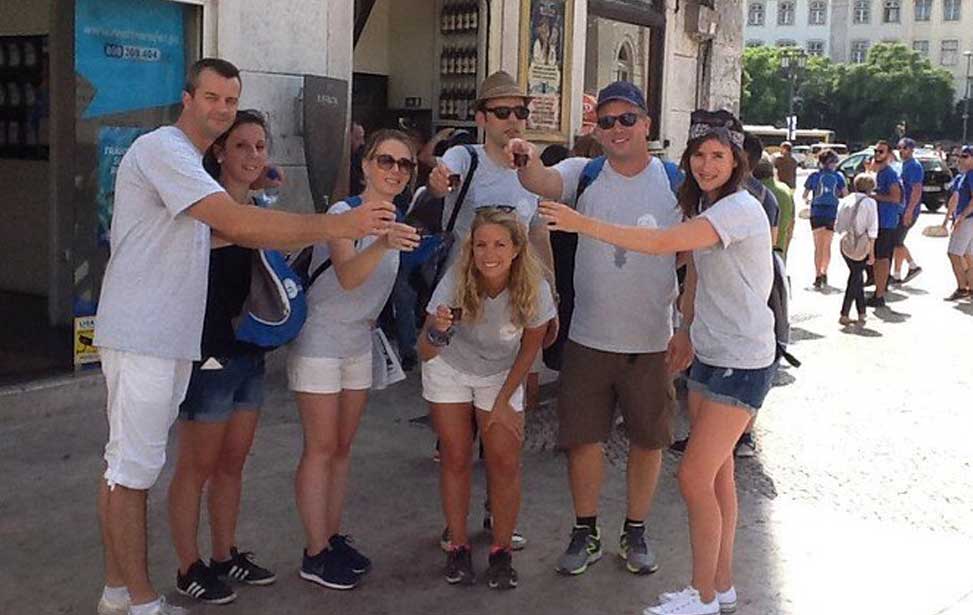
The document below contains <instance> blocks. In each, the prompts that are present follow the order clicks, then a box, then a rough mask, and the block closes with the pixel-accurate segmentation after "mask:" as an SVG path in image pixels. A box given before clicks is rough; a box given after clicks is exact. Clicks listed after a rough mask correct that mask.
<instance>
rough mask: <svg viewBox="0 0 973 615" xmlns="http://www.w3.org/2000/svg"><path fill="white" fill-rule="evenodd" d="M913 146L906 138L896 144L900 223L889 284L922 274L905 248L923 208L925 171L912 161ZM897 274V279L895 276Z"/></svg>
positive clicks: (913, 158)
mask: <svg viewBox="0 0 973 615" xmlns="http://www.w3.org/2000/svg"><path fill="white" fill-rule="evenodd" d="M915 149H916V142H915V141H913V140H912V139H909V138H904V139H901V140H900V141H899V157H900V158H902V177H901V179H902V203H903V205H904V210H903V211H902V220H901V221H900V222H899V228H897V229H896V230H895V250H894V252H893V254H892V276H891V277H892V283H893V284H904V283H905V282H908V281H909V280H911V279H912V278H914V277H916V276H917V275H919V274H920V273H922V267H920V266H919V265H917V264H916V262H915V261H914V260H913V259H912V253H911V252H909V248H907V247H906V246H905V237H906V235H908V234H909V229H911V228H912V227H913V226H914V225H915V223H916V220H918V219H919V208H920V207H921V206H922V180H923V178H924V177H925V171H923V170H922V165H921V164H919V161H918V160H916V159H915V157H914V156H913V154H914V153H915ZM905 262H908V263H909V271H908V272H907V273H906V274H905V275H904V276H903V275H902V264H903V263H905ZM896 274H898V275H896Z"/></svg>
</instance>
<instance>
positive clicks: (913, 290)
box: [898, 286, 929, 295]
mask: <svg viewBox="0 0 973 615" xmlns="http://www.w3.org/2000/svg"><path fill="white" fill-rule="evenodd" d="M898 290H900V291H902V292H904V293H907V294H910V295H928V294H929V291H928V290H923V289H922V288H915V287H912V286H899V287H898Z"/></svg>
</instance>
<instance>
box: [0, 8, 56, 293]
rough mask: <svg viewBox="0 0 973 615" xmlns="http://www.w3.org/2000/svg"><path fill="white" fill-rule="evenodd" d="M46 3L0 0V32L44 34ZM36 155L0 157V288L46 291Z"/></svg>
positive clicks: (45, 238) (43, 212) (45, 166)
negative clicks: (0, 216)
mask: <svg viewBox="0 0 973 615" xmlns="http://www.w3.org/2000/svg"><path fill="white" fill-rule="evenodd" d="M49 22H50V5H49V4H48V2H46V1H42V2H30V3H27V2H23V3H15V2H3V3H0V36H17V35H26V34H47V33H48V32H49V29H50V25H49ZM49 168H50V163H48V162H47V161H39V160H10V159H5V158H3V159H0V186H3V193H4V194H3V196H4V198H3V223H2V224H0V250H2V251H0V254H2V255H3V258H0V290H7V291H13V292H20V293H27V294H31V295H39V296H47V294H48V290H47V277H48V270H49V267H48V261H47V251H48V244H49V235H48V221H49V219H50V212H49V211H48V207H49V203H48V198H47V195H48V171H49Z"/></svg>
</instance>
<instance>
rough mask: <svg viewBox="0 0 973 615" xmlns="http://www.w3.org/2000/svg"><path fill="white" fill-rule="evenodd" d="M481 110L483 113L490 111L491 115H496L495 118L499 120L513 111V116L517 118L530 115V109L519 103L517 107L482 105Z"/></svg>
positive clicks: (521, 118) (520, 118)
mask: <svg viewBox="0 0 973 615" xmlns="http://www.w3.org/2000/svg"><path fill="white" fill-rule="evenodd" d="M483 111H484V112H485V113H492V114H493V115H495V116H497V119H499V120H505V119H507V118H508V117H510V114H511V113H513V114H514V117H516V118H517V119H518V120H526V119H527V118H528V117H530V109H528V108H527V107H525V106H524V105H520V106H519V107H484V108H483Z"/></svg>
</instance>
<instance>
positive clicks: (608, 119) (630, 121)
mask: <svg viewBox="0 0 973 615" xmlns="http://www.w3.org/2000/svg"><path fill="white" fill-rule="evenodd" d="M616 121H617V122H619V123H620V124H621V125H622V126H624V127H626V128H631V127H632V126H635V123H636V122H638V121H639V114H638V113H635V112H634V111H626V112H625V113H622V114H619V115H603V116H601V117H599V118H598V128H601V129H602V130H608V129H609V128H612V127H613V126H614V125H615V122H616Z"/></svg>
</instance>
